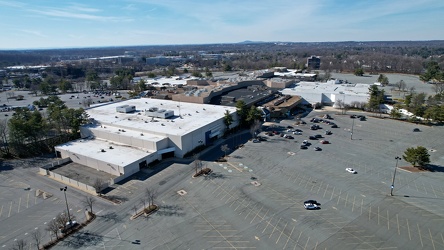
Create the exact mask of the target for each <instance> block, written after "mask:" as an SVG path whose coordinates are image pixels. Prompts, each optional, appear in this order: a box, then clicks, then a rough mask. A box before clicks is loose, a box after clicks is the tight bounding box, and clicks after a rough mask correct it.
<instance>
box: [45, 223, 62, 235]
mask: <svg viewBox="0 0 444 250" xmlns="http://www.w3.org/2000/svg"><path fill="white" fill-rule="evenodd" d="M45 230H46V231H48V232H50V235H51V233H53V234H54V235H55V236H56V239H58V238H59V224H58V223H57V221H56V220H51V221H50V222H49V223H48V224H47V226H46V228H45Z"/></svg>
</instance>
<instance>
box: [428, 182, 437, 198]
mask: <svg viewBox="0 0 444 250" xmlns="http://www.w3.org/2000/svg"><path fill="white" fill-rule="evenodd" d="M430 186H431V187H432V191H433V194H434V195H435V198H438V196H437V195H436V192H435V189H434V188H433V185H432V184H430Z"/></svg>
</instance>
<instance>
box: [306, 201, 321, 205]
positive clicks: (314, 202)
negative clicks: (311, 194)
mask: <svg viewBox="0 0 444 250" xmlns="http://www.w3.org/2000/svg"><path fill="white" fill-rule="evenodd" d="M306 203H310V204H316V205H318V206H320V205H321V203H319V202H318V201H317V200H307V201H304V204H306Z"/></svg>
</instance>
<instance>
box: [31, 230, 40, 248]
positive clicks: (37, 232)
mask: <svg viewBox="0 0 444 250" xmlns="http://www.w3.org/2000/svg"><path fill="white" fill-rule="evenodd" d="M31 238H32V239H33V240H34V242H35V245H36V247H37V250H39V249H40V242H41V240H42V232H40V229H36V230H34V231H32V232H31Z"/></svg>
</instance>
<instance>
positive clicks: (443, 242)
mask: <svg viewBox="0 0 444 250" xmlns="http://www.w3.org/2000/svg"><path fill="white" fill-rule="evenodd" d="M441 240H442V244H444V237H443V235H442V233H441Z"/></svg>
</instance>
